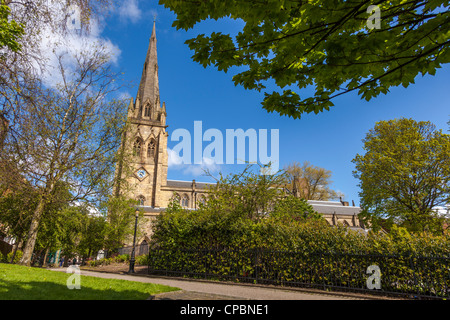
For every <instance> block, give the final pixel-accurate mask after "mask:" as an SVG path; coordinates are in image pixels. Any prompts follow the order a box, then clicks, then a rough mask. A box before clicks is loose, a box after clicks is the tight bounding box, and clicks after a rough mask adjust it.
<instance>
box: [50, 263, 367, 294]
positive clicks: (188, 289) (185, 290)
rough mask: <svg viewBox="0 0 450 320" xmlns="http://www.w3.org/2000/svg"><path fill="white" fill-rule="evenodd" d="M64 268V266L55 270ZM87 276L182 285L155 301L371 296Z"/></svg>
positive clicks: (110, 276) (124, 276) (98, 274)
mask: <svg viewBox="0 0 450 320" xmlns="http://www.w3.org/2000/svg"><path fill="white" fill-rule="evenodd" d="M52 270H56V271H65V269H64V268H59V269H52ZM81 274H82V275H85V276H94V277H100V278H108V279H124V280H131V281H139V282H147V283H155V284H162V285H167V286H171V287H176V288H180V289H181V291H176V292H169V293H163V294H159V295H155V296H153V297H151V298H150V299H153V300H366V299H371V297H368V296H363V295H356V294H354V295H353V294H328V293H322V292H320V291H317V292H314V291H303V290H295V289H284V288H279V287H278V288H272V287H269V286H254V285H241V284H224V283H216V282H209V281H194V280H184V279H183V280H181V279H173V278H158V277H149V276H138V275H127V274H118V273H106V272H93V271H87V270H81Z"/></svg>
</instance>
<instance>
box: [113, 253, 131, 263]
mask: <svg viewBox="0 0 450 320" xmlns="http://www.w3.org/2000/svg"><path fill="white" fill-rule="evenodd" d="M129 260H130V255H129V254H121V255H118V256H116V257H115V259H114V261H115V262H126V261H129Z"/></svg>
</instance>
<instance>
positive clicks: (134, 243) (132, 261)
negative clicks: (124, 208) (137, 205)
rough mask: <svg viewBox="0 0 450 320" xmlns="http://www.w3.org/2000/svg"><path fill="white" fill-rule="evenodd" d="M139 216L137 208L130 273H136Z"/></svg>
mask: <svg viewBox="0 0 450 320" xmlns="http://www.w3.org/2000/svg"><path fill="white" fill-rule="evenodd" d="M138 217H139V210H137V209H136V219H135V221H134V238H133V249H132V250H131V256H130V269H129V270H128V273H129V274H130V273H134V263H135V261H136V260H135V258H134V253H135V247H136V230H137V221H138Z"/></svg>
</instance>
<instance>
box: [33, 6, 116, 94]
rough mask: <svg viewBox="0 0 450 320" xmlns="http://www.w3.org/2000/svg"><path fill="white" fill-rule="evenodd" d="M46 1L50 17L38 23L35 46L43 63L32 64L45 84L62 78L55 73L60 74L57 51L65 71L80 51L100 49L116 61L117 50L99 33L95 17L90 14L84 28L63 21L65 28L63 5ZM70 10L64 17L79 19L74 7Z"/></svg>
mask: <svg viewBox="0 0 450 320" xmlns="http://www.w3.org/2000/svg"><path fill="white" fill-rule="evenodd" d="M43 5H44V4H43ZM46 5H48V8H47V10H48V11H49V12H50V14H51V16H52V19H49V21H51V22H50V23H43V24H42V25H41V26H40V28H39V29H40V33H39V35H40V46H39V48H37V49H38V51H39V55H40V56H41V57H42V59H43V61H44V63H45V65H46V67H45V68H44V69H40V68H39V67H38V66H37V64H36V65H35V66H36V70H40V74H41V76H42V77H43V79H44V81H45V83H46V84H47V85H49V86H54V85H56V84H58V83H60V81H61V80H62V77H61V76H58V74H60V72H59V70H58V56H60V55H64V67H65V68H68V72H66V73H67V74H69V72H70V71H71V68H73V67H74V66H75V56H76V55H77V54H80V53H81V52H93V51H94V50H99V49H100V50H102V52H103V53H105V54H106V56H107V57H108V58H109V61H110V62H112V63H114V64H116V63H117V62H118V58H119V56H120V54H121V51H120V49H119V47H118V46H117V45H115V44H113V43H112V42H111V41H110V40H109V39H106V38H104V37H102V31H103V27H102V25H101V23H100V21H99V20H98V19H96V18H94V17H93V18H92V19H91V20H90V22H89V28H88V30H85V29H83V30H80V29H76V28H79V25H80V23H74V24H73V25H69V24H67V29H66V30H64V28H62V27H61V26H62V23H61V22H62V21H65V20H66V18H67V16H66V14H67V12H66V9H65V7H64V6H63V5H62V4H61V3H60V2H56V1H49V2H48V3H47V4H46ZM69 14H70V13H69ZM72 14H73V15H72V16H70V15H69V17H70V18H69V19H68V21H77V19H80V17H79V14H78V13H77V11H76V10H75V11H73V12H72Z"/></svg>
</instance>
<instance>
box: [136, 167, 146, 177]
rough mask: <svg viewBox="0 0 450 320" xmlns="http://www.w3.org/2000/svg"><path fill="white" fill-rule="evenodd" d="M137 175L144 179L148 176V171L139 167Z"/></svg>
mask: <svg viewBox="0 0 450 320" xmlns="http://www.w3.org/2000/svg"><path fill="white" fill-rule="evenodd" d="M136 175H137V176H138V178H139V180H143V179H144V178H145V177H146V176H147V171H145V170H144V169H139V170H138V171H137V172H136Z"/></svg>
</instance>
